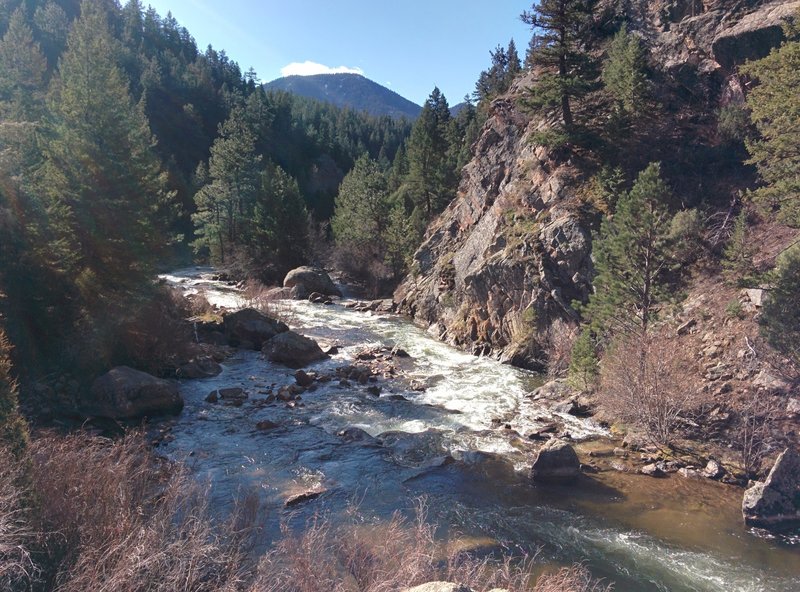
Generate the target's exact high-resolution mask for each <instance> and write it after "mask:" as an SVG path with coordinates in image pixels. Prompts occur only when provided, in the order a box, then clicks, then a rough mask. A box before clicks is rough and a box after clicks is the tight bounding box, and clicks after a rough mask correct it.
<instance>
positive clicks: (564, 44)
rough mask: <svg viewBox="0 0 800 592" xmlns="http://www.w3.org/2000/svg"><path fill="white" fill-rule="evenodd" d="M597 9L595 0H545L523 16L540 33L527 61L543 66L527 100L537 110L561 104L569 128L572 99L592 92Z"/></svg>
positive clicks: (562, 114)
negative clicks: (591, 43) (591, 41)
mask: <svg viewBox="0 0 800 592" xmlns="http://www.w3.org/2000/svg"><path fill="white" fill-rule="evenodd" d="M593 8H594V1H593V0H542V1H541V2H539V3H538V4H534V5H533V6H532V7H531V10H530V11H525V12H523V13H522V15H521V19H522V21H523V22H524V23H526V24H528V25H530V26H531V28H532V29H534V31H535V33H536V36H535V47H533V48H532V49H531V50H530V52H529V60H526V61H529V63H530V65H531V67H534V68H535V67H540V68H542V69H543V72H542V74H541V75H540V77H539V79H538V80H537V82H536V84H535V85H534V86H533V87H531V88H530V89H528V92H527V95H526V97H525V101H524V102H525V104H526V105H527V106H529V107H530V108H533V109H542V108H552V107H558V108H559V109H560V110H561V117H562V121H563V123H564V126H565V128H566V129H567V130H570V129H571V128H572V126H573V113H572V100H573V99H576V98H579V97H582V96H584V95H585V94H586V93H587V92H589V90H590V89H591V81H592V80H593V79H594V74H593V72H592V71H591V65H592V63H591V59H590V58H589V54H588V52H587V51H586V42H587V37H588V34H589V28H590V26H591V24H592V11H593Z"/></svg>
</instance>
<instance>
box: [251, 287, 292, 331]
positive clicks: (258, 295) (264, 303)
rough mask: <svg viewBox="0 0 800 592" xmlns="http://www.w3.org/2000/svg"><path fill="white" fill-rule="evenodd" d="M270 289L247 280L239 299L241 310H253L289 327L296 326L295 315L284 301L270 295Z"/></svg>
mask: <svg viewBox="0 0 800 592" xmlns="http://www.w3.org/2000/svg"><path fill="white" fill-rule="evenodd" d="M270 290H271V288H268V287H266V286H265V285H264V284H262V283H261V282H259V281H256V280H247V282H246V283H245V285H244V289H243V290H242V294H241V296H240V298H239V306H240V307H241V308H254V309H256V310H257V311H259V312H262V313H264V314H265V315H267V316H268V317H270V318H273V319H278V320H279V321H283V322H284V323H286V324H287V325H289V326H290V327H294V326H296V325H297V314H296V313H295V312H294V310H293V309H292V306H291V304H289V303H288V302H287V301H286V300H284V299H281V298H277V297H275V296H273V295H271V294H270Z"/></svg>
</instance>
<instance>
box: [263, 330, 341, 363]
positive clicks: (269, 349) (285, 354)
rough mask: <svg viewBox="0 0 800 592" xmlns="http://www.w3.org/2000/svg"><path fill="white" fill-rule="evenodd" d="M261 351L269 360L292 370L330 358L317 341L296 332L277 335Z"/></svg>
mask: <svg viewBox="0 0 800 592" xmlns="http://www.w3.org/2000/svg"><path fill="white" fill-rule="evenodd" d="M261 351H262V352H263V353H264V356H266V358H267V359H268V360H270V361H272V362H277V363H279V364H284V365H286V366H289V367H290V368H302V367H303V366H307V365H308V364H311V363H312V362H316V361H319V360H324V359H326V358H327V357H328V356H327V354H325V353H324V352H323V351H322V349H321V348H320V347H319V344H318V343H317V342H316V341H314V340H313V339H310V338H308V337H304V336H303V335H300V334H299V333H295V332H294V331H285V332H284V333H280V334H278V335H276V336H275V337H273V338H272V339H270V340H269V341H267V342H265V343H264V346H263V348H262V350H261Z"/></svg>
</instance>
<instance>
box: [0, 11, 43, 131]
mask: <svg viewBox="0 0 800 592" xmlns="http://www.w3.org/2000/svg"><path fill="white" fill-rule="evenodd" d="M46 71H47V60H46V59H45V57H44V54H43V53H42V51H41V49H40V48H39V44H38V43H36V42H35V41H34V40H33V32H32V31H31V29H30V27H29V26H28V24H27V23H26V21H25V14H24V12H23V10H22V8H18V9H17V10H15V11H14V13H13V14H12V15H11V21H10V22H9V25H8V30H7V31H6V33H5V35H3V39H2V40H0V106H1V109H2V110H0V115H2V117H3V118H4V119H12V120H14V121H18V122H19V121H35V120H37V119H39V118H40V117H41V115H42V107H43V98H44V76H45V72H46Z"/></svg>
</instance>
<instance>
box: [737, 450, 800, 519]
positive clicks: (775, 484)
mask: <svg viewBox="0 0 800 592" xmlns="http://www.w3.org/2000/svg"><path fill="white" fill-rule="evenodd" d="M742 517H743V518H744V521H745V524H747V525H748V526H758V527H761V528H769V529H776V530H780V529H782V528H786V527H794V526H796V525H797V524H800V454H798V453H797V451H796V450H794V449H793V448H787V449H786V450H784V451H783V452H781V454H780V455H779V456H778V458H777V460H776V461H775V464H774V465H773V466H772V470H771V471H770V472H769V475H767V479H766V480H765V481H764V482H763V483H756V484H755V485H753V486H752V487H750V488H749V489H748V490H747V491H745V493H744V499H743V500H742Z"/></svg>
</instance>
